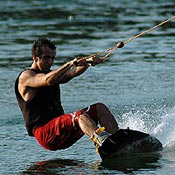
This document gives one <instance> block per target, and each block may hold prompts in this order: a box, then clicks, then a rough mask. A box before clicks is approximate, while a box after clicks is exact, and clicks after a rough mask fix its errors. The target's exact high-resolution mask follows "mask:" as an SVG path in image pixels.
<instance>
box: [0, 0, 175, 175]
mask: <svg viewBox="0 0 175 175" xmlns="http://www.w3.org/2000/svg"><path fill="white" fill-rule="evenodd" d="M0 3H1V5H0V26H1V27H0V73H1V76H0V153H1V156H0V162H1V164H0V174H3V175H13V174H14V175H15V174H22V175H28V174H30V175H33V174H41V175H43V174H120V175H121V174H134V175H136V174H145V175H146V174H156V175H165V174H169V175H174V172H175V158H174V157H175V153H174V150H175V136H174V135H175V127H174V126H175V100H174V99H175V88H174V87H175V40H174V39H175V32H174V31H175V30H174V28H175V20H173V21H171V22H169V23H167V24H165V25H163V26H161V27H159V28H157V29H155V30H153V31H152V32H150V33H148V34H147V35H145V36H142V37H139V38H138V39H136V40H133V41H132V42H129V43H128V44H126V45H125V46H124V47H123V48H122V49H117V50H116V51H115V52H114V53H113V54H112V55H111V56H110V57H109V58H107V60H106V61H105V62H104V63H103V64H101V65H98V66H96V67H92V68H90V69H89V70H88V71H87V72H86V73H85V74H84V75H82V76H80V77H77V78H76V79H74V80H73V81H71V82H70V83H69V84H66V85H62V86H61V89H62V103H63V105H64V107H65V111H66V112H72V111H74V110H77V109H80V108H82V107H85V106H88V105H89V104H92V103H95V102H98V101H101V102H103V103H105V104H107V105H108V106H109V108H110V109H111V110H112V112H113V113H114V114H115V116H116V119H117V121H118V122H119V125H120V127H122V128H126V127H128V126H129V127H130V128H131V129H138V130H140V131H144V132H148V133H150V134H153V135H155V136H156V137H157V138H159V140H160V141H161V142H162V144H163V146H164V150H163V151H162V152H160V153H159V154H156V155H155V154H151V155H139V156H134V157H132V156H131V157H126V158H125V159H119V160H118V162H114V165H112V163H111V166H110V167H109V166H105V165H102V164H101V163H100V161H101V160H100V157H99V156H98V155H96V154H95V150H94V148H93V144H92V143H91V142H90V141H89V138H87V137H86V136H85V137H83V138H82V139H81V140H80V141H79V142H78V143H76V144H75V145H73V146H72V147H71V148H69V149H67V150H64V151H57V152H50V151H46V150H44V149H43V148H41V147H40V146H39V145H38V143H37V142H36V141H35V139H34V138H31V137H29V136H27V134H26V131H25V127H24V123H23V119H22V116H21V112H20V110H19V108H18V106H17V103H16V99H15V95H14V88H13V86H14V80H15V78H16V76H17V75H18V73H19V72H20V71H21V70H23V68H25V67H28V66H30V63H31V47H32V44H33V41H34V40H35V39H37V38H39V37H47V38H49V39H52V40H53V41H55V43H56V45H57V57H56V60H55V65H54V66H53V68H56V67H58V66H60V65H61V64H62V63H64V62H66V61H68V60H70V59H73V58H74V57H76V56H79V55H89V54H92V53H96V52H98V51H102V50H105V49H107V48H110V47H113V46H114V45H115V44H116V43H117V42H119V41H126V40H127V39H129V38H131V37H133V36H135V35H136V34H138V33H141V32H143V31H145V30H147V29H149V28H151V27H153V26H155V25H157V24H158V23H160V22H162V21H165V20H166V19H168V18H170V17H172V16H174V9H175V2H174V1H171V0H167V1H163V0H157V1H153V0H134V1H129V0H122V1H117V0H109V1H106V0H100V1H92V0H88V1H83V0H66V1H62V0H50V1H46V0H43V1H39V0H7V1H2V0H0Z"/></svg>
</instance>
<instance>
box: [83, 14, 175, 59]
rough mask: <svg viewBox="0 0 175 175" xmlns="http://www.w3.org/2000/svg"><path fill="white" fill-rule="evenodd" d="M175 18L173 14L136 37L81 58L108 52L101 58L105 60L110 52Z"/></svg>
mask: <svg viewBox="0 0 175 175" xmlns="http://www.w3.org/2000/svg"><path fill="white" fill-rule="evenodd" d="M174 18H175V16H173V17H171V18H169V19H167V20H165V21H163V22H161V23H159V24H157V25H155V26H154V27H152V28H150V29H148V30H145V31H143V32H141V33H139V34H137V35H135V36H134V37H132V38H130V39H128V40H126V41H124V42H118V43H117V44H116V45H115V46H114V47H111V48H108V49H106V50H103V51H101V52H97V53H95V54H92V55H89V56H86V57H83V58H81V59H80V60H88V59H90V58H92V57H93V56H100V55H101V54H103V53H106V52H107V54H106V55H104V56H102V57H101V58H100V59H101V60H102V61H104V60H105V59H106V58H107V57H108V56H109V55H110V54H112V53H113V52H114V51H115V50H116V49H118V48H122V47H123V46H124V45H126V44H127V43H129V42H131V41H133V40H135V39H136V38H138V37H140V36H142V35H145V34H147V33H148V32H150V31H152V30H154V29H156V28H158V27H160V26H162V25H164V24H166V23H168V22H169V21H171V20H173V19H174Z"/></svg>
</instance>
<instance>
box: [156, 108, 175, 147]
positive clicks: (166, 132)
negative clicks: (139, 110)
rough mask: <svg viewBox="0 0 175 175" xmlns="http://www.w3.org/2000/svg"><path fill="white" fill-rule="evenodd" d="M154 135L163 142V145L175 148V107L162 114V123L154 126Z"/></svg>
mask: <svg viewBox="0 0 175 175" xmlns="http://www.w3.org/2000/svg"><path fill="white" fill-rule="evenodd" d="M154 135H155V136H156V137H157V138H158V139H159V140H160V141H161V142H162V144H163V147H166V148H168V149H172V148H173V149H174V148H175V108H173V109H172V110H171V111H170V112H169V113H167V114H166V115H164V116H162V121H161V123H160V124H159V125H158V126H157V127H156V128H154Z"/></svg>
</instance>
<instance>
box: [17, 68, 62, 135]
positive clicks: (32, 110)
mask: <svg viewBox="0 0 175 175" xmlns="http://www.w3.org/2000/svg"><path fill="white" fill-rule="evenodd" d="M30 70H32V71H34V72H35V73H43V72H41V71H38V70H34V69H30ZM21 73H22V72H21ZM21 73H20V74H19V76H20V75H21ZM19 76H18V77H17V79H16V82H15V94H16V98H17V101H18V104H19V107H20V109H21V111H22V114H23V117H24V121H25V124H26V129H27V132H28V134H29V135H30V136H33V132H32V130H33V128H34V127H35V126H42V125H44V124H46V123H48V122H49V121H51V120H52V119H53V118H55V117H58V116H60V115H62V114H64V110H63V107H62V105H61V101H60V87H59V84H55V85H51V86H45V87H40V88H37V90H36V95H35V96H34V97H33V98H32V99H31V100H30V101H28V102H26V101H24V99H23V98H22V96H21V94H20V93H19V91H18V81H19Z"/></svg>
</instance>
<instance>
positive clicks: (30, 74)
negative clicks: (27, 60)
mask: <svg viewBox="0 0 175 175" xmlns="http://www.w3.org/2000/svg"><path fill="white" fill-rule="evenodd" d="M35 75H36V73H35V72H34V71H32V70H31V69H26V70H24V71H23V72H22V73H21V75H20V76H19V81H25V80H27V79H28V78H31V77H33V76H35Z"/></svg>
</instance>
